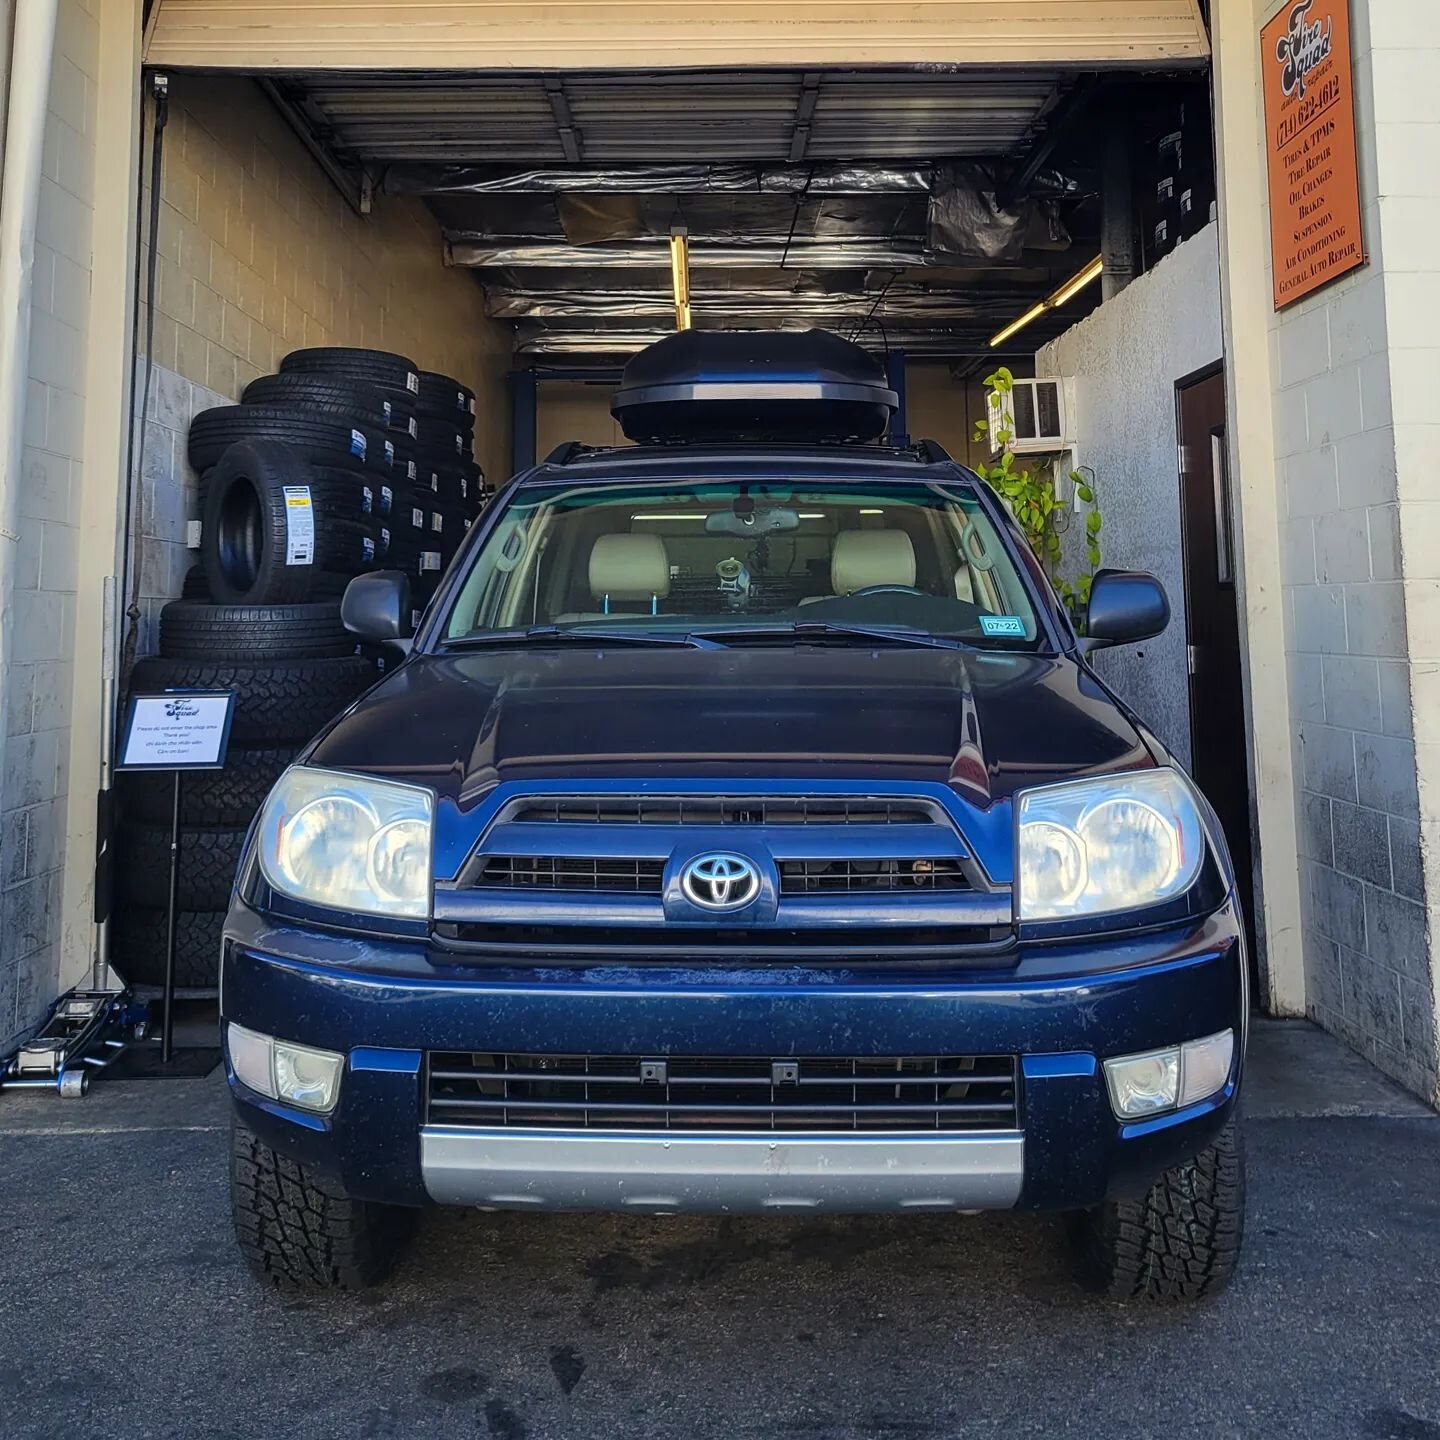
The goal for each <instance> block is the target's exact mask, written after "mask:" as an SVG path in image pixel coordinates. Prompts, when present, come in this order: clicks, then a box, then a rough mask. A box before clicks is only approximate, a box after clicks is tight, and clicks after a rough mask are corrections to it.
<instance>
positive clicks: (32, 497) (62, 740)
mask: <svg viewBox="0 0 1440 1440" xmlns="http://www.w3.org/2000/svg"><path fill="white" fill-rule="evenodd" d="M98 3H99V0H90V3H89V4H86V3H82V0H61V5H60V11H59V19H58V28H57V34H56V40H55V56H54V63H53V67H52V72H51V80H50V107H49V116H48V118H47V121H46V126H45V150H44V173H43V178H42V179H41V182H40V210H39V216H38V222H37V235H36V241H35V271H34V280H33V290H32V304H33V313H32V316H31V332H30V365H29V377H30V378H29V386H28V389H27V391H26V408H25V429H24V453H23V463H22V470H21V476H20V497H19V506H20V525H19V543H18V545H17V547H16V549H17V556H16V559H17V567H18V569H17V575H16V587H15V604H14V611H13V614H11V615H9V616H6V617H4V618H5V621H6V623H9V624H10V625H11V626H12V627H13V632H12V633H13V645H14V648H13V652H12V664H11V667H10V670H9V673H8V675H7V676H6V691H5V695H4V710H5V724H6V743H5V770H4V775H3V781H0V807H3V809H0V1051H3V1050H4V1049H5V1045H6V1041H7V1040H9V1039H10V1038H11V1037H12V1036H14V1035H16V1034H17V1033H19V1032H20V1031H22V1030H25V1029H27V1028H28V1027H29V1026H30V1025H31V1024H32V1023H34V1021H36V1020H38V1019H39V1018H40V1016H41V1015H42V1014H43V1012H44V1009H45V1006H46V1005H47V1004H48V1003H49V1002H50V1000H52V999H53V998H54V994H55V988H56V975H57V973H58V967H59V933H60V923H59V911H60V897H61V875H62V869H63V865H64V858H65V855H64V841H65V819H66V795H67V792H68V790H69V776H68V770H69V764H68V762H69V753H70V721H71V693H72V687H73V683H74V647H75V627H76V575H77V565H78V555H79V542H78V524H79V518H80V513H79V512H80V496H81V487H82V484H83V479H84V474H83V465H82V463H81V462H82V456H83V454H84V451H83V442H84V435H83V421H84V414H85V371H86V365H85V347H86V344H87V342H88V337H89V320H90V299H89V297H90V263H91V261H90V236H91V222H92V202H93V195H94V179H95V175H94V155H93V145H94V135H95V125H96V104H95V97H96V91H95V77H96V75H97V72H98V67H99V30H98V27H97V24H96V17H95V6H97V5H98Z"/></svg>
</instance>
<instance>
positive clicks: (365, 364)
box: [280, 345, 420, 405]
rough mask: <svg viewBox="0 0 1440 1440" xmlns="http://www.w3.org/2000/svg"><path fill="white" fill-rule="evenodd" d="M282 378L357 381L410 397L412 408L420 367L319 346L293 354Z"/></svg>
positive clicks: (388, 356)
mask: <svg viewBox="0 0 1440 1440" xmlns="http://www.w3.org/2000/svg"><path fill="white" fill-rule="evenodd" d="M280 373H281V374H282V375H322V376H327V377H332V378H335V379H343V380H360V381H363V382H364V383H366V384H369V385H375V386H378V387H379V388H380V389H381V390H384V391H386V392H387V393H389V392H397V393H398V395H399V396H400V398H402V399H403V398H404V397H405V396H406V395H408V396H410V403H411V404H412V405H413V404H414V401H415V399H416V398H417V397H418V395H419V392H420V367H419V366H418V365H416V363H415V362H414V361H413V360H409V359H407V358H406V357H405V356H404V355H396V354H394V353H393V352H392V351H389V350H363V349H361V348H360V347H359V346H340V345H321V346H315V347H312V348H311V349H308V350H292V351H291V352H290V353H289V354H288V355H287V356H286V357H285V358H284V359H283V360H282V361H281V362H280Z"/></svg>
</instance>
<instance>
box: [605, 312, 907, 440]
mask: <svg viewBox="0 0 1440 1440" xmlns="http://www.w3.org/2000/svg"><path fill="white" fill-rule="evenodd" d="M898 404H899V401H898V399H897V397H896V395H895V392H894V391H893V390H891V389H890V388H889V387H888V386H887V385H886V383H885V372H884V371H883V370H882V369H881V368H880V366H879V364H878V363H877V362H876V361H875V359H874V358H873V357H872V356H871V355H870V354H869V353H868V352H867V351H865V350H862V349H861V348H860V346H858V345H854V344H852V343H851V342H850V341H848V340H842V339H841V338H840V337H839V336H838V335H832V334H830V333H829V331H826V330H803V331H797V330H754V331H724V330H680V331H677V332H676V333H675V334H674V335H667V336H666V337H665V339H663V340H657V341H656V342H655V344H653V345H651V346H648V347H647V348H646V349H644V350H642V351H641V352H640V353H639V354H638V355H636V356H634V357H633V358H632V359H631V360H630V363H629V364H628V365H626V367H625V373H624V376H623V377H622V379H621V381H620V389H619V390H618V391H617V392H616V394H615V398H614V400H613V401H612V402H611V405H610V413H611V414H612V415H614V416H615V418H616V419H617V420H618V421H619V422H620V428H621V429H622V430H624V432H625V434H626V435H627V436H628V437H629V438H630V439H631V440H638V441H652V442H653V441H691V442H693V441H703V440H735V439H755V440H796V441H813V440H842V441H859V442H864V441H870V440H878V439H880V437H881V436H883V435H884V433H885V430H886V427H887V426H888V425H889V423H890V418H891V416H892V415H894V413H895V410H896V408H897V406H898Z"/></svg>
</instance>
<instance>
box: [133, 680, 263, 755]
mask: <svg viewBox="0 0 1440 1440" xmlns="http://www.w3.org/2000/svg"><path fill="white" fill-rule="evenodd" d="M234 709H235V696H234V693H233V692H232V691H229V690H166V691H164V692H162V693H161V694H159V695H132V696H131V697H130V709H129V711H128V713H127V714H126V716H125V733H124V735H123V736H122V737H121V741H120V761H119V764H117V765H116V767H115V768H116V769H117V770H218V769H220V768H221V767H222V766H223V765H224V764H225V750H226V747H227V746H228V745H229V743H230V719H231V715H232V714H233V712H234Z"/></svg>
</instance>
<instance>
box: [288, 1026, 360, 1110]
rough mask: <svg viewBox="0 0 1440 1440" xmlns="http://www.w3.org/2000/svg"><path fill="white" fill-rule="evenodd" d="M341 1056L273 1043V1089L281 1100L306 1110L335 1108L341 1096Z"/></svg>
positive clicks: (301, 1046)
mask: <svg viewBox="0 0 1440 1440" xmlns="http://www.w3.org/2000/svg"><path fill="white" fill-rule="evenodd" d="M344 1059H345V1057H344V1056H343V1055H336V1054H334V1053H333V1052H332V1051H329V1050H311V1049H309V1048H308V1047H307V1046H304V1045H289V1044H287V1043H286V1042H285V1041H284V1040H277V1041H276V1042H275V1088H276V1090H277V1091H278V1092H279V1098H280V1099H281V1100H288V1101H290V1103H291V1104H292V1105H299V1106H301V1107H302V1108H303V1109H306V1110H318V1111H326V1110H333V1109H334V1108H335V1099H336V1097H337V1096H338V1095H339V1093H340V1066H341V1065H342V1064H343V1063H344Z"/></svg>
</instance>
